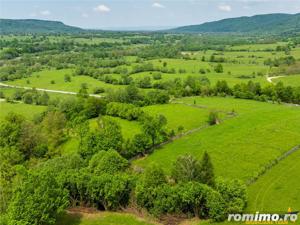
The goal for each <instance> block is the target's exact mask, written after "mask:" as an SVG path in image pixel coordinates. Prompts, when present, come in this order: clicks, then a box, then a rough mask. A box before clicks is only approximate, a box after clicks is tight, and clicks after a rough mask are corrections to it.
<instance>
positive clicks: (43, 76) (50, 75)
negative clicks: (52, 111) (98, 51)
mask: <svg viewBox="0 0 300 225" xmlns="http://www.w3.org/2000/svg"><path fill="white" fill-rule="evenodd" d="M72 72H73V71H72V70H70V69H62V70H44V71H41V72H36V73H34V74H32V76H30V77H28V78H22V79H18V80H15V81H11V82H7V84H11V85H16V86H22V87H36V88H44V89H49V90H59V91H70V92H76V93H77V92H78V91H79V90H80V88H81V85H82V84H84V83H85V84H86V85H87V88H88V89H87V91H88V92H89V93H93V89H94V88H96V87H102V88H112V87H113V88H118V87H119V86H116V85H110V84H106V83H104V82H102V81H99V80H96V79H94V78H91V77H88V76H72ZM66 74H68V75H70V76H71V81H70V82H66V81H65V80H64V76H65V75H66Z"/></svg>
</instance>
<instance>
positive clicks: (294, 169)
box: [248, 151, 300, 212]
mask: <svg viewBox="0 0 300 225" xmlns="http://www.w3.org/2000/svg"><path fill="white" fill-rule="evenodd" d="M299 171H300V151H297V152H295V153H293V154H292V155H290V156H288V157H287V158H286V159H284V160H282V161H280V162H279V164H277V165H276V166H274V167H273V168H272V169H271V170H270V171H268V172H267V173H266V174H264V175H263V176H262V177H260V178H259V179H258V181H257V182H255V183H254V184H252V185H251V186H250V187H249V191H248V192H249V203H248V210H249V211H255V210H259V211H274V212H286V211H287V209H288V208H289V207H291V209H292V210H299V209H300V180H299Z"/></svg>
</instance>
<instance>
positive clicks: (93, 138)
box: [79, 118, 123, 158]
mask: <svg viewBox="0 0 300 225" xmlns="http://www.w3.org/2000/svg"><path fill="white" fill-rule="evenodd" d="M101 126H102V127H101V129H100V130H96V131H92V132H89V133H88V134H87V136H86V137H85V140H84V144H83V145H84V146H83V147H82V148H81V149H79V152H80V154H81V156H82V157H84V158H91V157H92V156H93V155H94V154H95V153H97V152H99V151H101V150H104V151H107V150H109V149H114V150H116V151H118V152H120V151H121V149H122V141H123V137H122V133H121V127H120V125H119V124H118V123H116V122H115V121H114V120H111V119H109V118H103V122H102V124H101Z"/></svg>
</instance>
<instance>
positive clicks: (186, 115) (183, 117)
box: [143, 104, 223, 132]
mask: <svg viewBox="0 0 300 225" xmlns="http://www.w3.org/2000/svg"><path fill="white" fill-rule="evenodd" d="M143 110H144V111H145V112H146V113H149V114H150V115H159V114H162V115H164V116H165V117H166V118H167V121H168V124H167V127H168V129H170V130H172V129H173V130H174V131H175V132H176V131H177V130H178V127H180V126H182V127H183V128H184V131H188V130H192V129H195V128H198V127H201V126H203V125H205V124H207V121H208V115H209V112H210V109H207V108H196V107H193V106H188V105H183V104H165V105H153V106H147V107H144V108H143ZM220 115H221V116H222V117H223V114H222V113H220Z"/></svg>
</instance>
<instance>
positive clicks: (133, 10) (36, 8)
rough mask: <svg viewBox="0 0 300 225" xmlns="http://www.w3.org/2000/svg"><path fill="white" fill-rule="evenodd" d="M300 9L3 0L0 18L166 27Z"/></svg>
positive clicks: (170, 0) (241, 0) (215, 2)
mask: <svg viewBox="0 0 300 225" xmlns="http://www.w3.org/2000/svg"><path fill="white" fill-rule="evenodd" d="M299 12H300V0H0V18H6V19H7V18H9V19H29V18H30V19H43V20H57V21H62V22H64V23H65V24H68V25H73V26H78V27H82V28H95V29H101V28H102V29H103V28H110V29H130V28H154V27H155V28H159V27H163V28H166V27H177V26H182V25H191V24H201V23H204V22H209V21H215V20H219V19H224V18H232V17H239V16H252V15H257V14H267V13H299Z"/></svg>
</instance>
